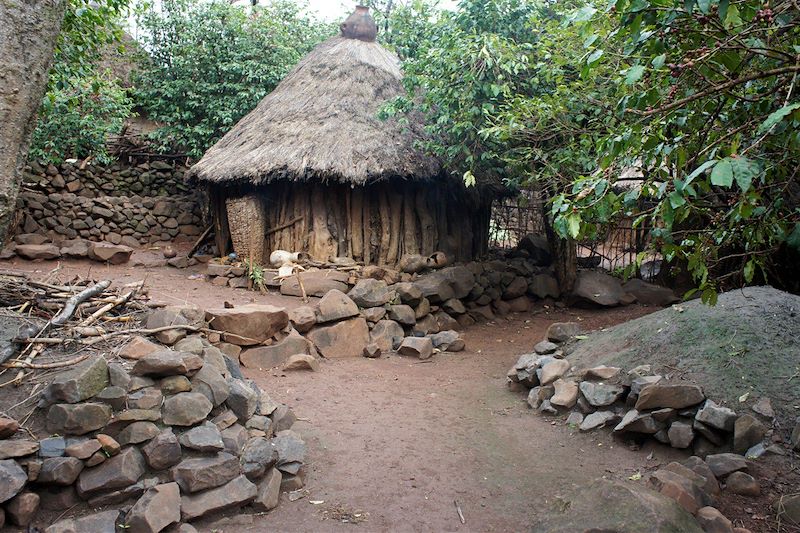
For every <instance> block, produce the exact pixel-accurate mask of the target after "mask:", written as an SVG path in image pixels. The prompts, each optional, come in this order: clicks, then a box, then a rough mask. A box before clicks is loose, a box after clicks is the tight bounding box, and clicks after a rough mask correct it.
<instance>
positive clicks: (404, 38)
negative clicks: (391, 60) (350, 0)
mask: <svg viewBox="0 0 800 533" xmlns="http://www.w3.org/2000/svg"><path fill="white" fill-rule="evenodd" d="M438 4H439V0H409V1H408V2H398V1H397V0H367V1H366V2H365V3H364V5H365V6H367V7H369V8H370V13H371V14H372V17H373V18H374V19H375V23H376V24H377V25H378V42H380V43H381V44H382V45H384V46H386V47H387V48H389V49H391V50H392V51H394V52H395V53H396V54H397V55H398V56H399V57H400V59H401V60H403V61H405V60H408V59H412V58H416V57H418V56H419V55H420V54H421V53H422V51H423V50H424V49H425V47H426V46H427V45H428V43H430V41H431V40H432V39H433V38H434V35H435V34H434V29H435V28H436V20H437V19H438V17H439V9H438V8H437V6H438Z"/></svg>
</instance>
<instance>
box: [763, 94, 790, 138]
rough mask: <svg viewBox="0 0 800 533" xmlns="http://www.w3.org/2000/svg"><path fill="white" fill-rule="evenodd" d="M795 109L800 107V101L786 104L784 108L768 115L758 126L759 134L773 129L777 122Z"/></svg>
mask: <svg viewBox="0 0 800 533" xmlns="http://www.w3.org/2000/svg"><path fill="white" fill-rule="evenodd" d="M795 109H800V102H796V103H794V104H789V105H785V106H783V107H782V108H780V109H778V110H777V111H775V112H773V113H772V114H770V116H768V117H767V119H766V120H765V121H764V122H762V123H761V125H760V126H759V127H758V134H759V135H761V134H763V133H766V132H768V131H769V130H771V129H772V128H773V127H774V126H775V125H776V124H778V123H779V122H780V121H782V120H783V119H784V118H786V117H787V116H789V115H790V114H791V112H792V111H794V110H795Z"/></svg>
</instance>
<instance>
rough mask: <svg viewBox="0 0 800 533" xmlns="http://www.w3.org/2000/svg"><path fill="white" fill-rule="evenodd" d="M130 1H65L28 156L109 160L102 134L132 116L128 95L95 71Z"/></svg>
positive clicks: (118, 32)
mask: <svg viewBox="0 0 800 533" xmlns="http://www.w3.org/2000/svg"><path fill="white" fill-rule="evenodd" d="M127 4H128V0H69V1H68V3H67V10H66V13H65V16H64V23H63V24H62V28H61V33H60V34H59V38H58V42H57V44H56V50H55V58H54V61H53V67H52V68H51V69H50V75H49V77H50V79H49V81H48V88H47V93H46V94H45V97H44V100H43V101H42V107H41V108H40V110H39V116H38V121H37V123H36V128H35V130H34V133H33V137H32V140H31V148H30V151H29V157H31V158H33V159H37V160H41V161H46V162H52V163H59V162H61V161H63V160H64V159H68V158H73V157H74V158H86V157H95V158H97V159H98V160H100V161H107V160H108V153H107V151H106V138H107V136H108V135H109V134H113V133H118V132H119V131H120V128H121V127H122V124H123V122H124V121H125V119H126V118H128V117H129V116H130V115H131V108H132V103H133V102H132V100H131V99H130V97H129V96H128V94H127V91H126V90H125V89H123V88H122V87H120V85H119V83H118V81H117V80H115V79H113V78H112V77H111V76H110V75H109V74H107V73H105V72H99V67H98V64H99V62H100V60H101V56H102V50H103V49H104V47H110V46H113V45H115V43H117V44H118V42H119V38H120V37H121V35H122V30H121V27H120V25H119V20H120V18H121V17H122V16H123V14H124V12H125V9H126V7H127Z"/></svg>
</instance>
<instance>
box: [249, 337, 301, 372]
mask: <svg viewBox="0 0 800 533" xmlns="http://www.w3.org/2000/svg"><path fill="white" fill-rule="evenodd" d="M308 352H309V346H308V341H307V340H306V339H305V337H303V336H302V335H300V334H299V333H297V332H296V331H292V332H291V333H289V335H287V336H286V338H284V339H282V340H281V341H280V342H278V343H276V344H273V345H271V346H258V347H254V348H249V349H247V350H245V351H243V352H242V353H241V354H239V361H240V362H241V363H242V364H243V365H244V366H245V367H247V368H274V367H276V366H280V365H282V364H283V363H285V362H286V360H287V359H289V357H291V356H292V355H294V354H298V353H308Z"/></svg>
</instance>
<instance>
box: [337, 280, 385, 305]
mask: <svg viewBox="0 0 800 533" xmlns="http://www.w3.org/2000/svg"><path fill="white" fill-rule="evenodd" d="M347 295H348V296H349V297H350V298H351V299H352V300H353V301H354V302H355V303H356V304H357V305H358V306H359V307H379V306H381V305H384V304H386V303H388V302H389V300H391V299H392V296H391V293H390V292H389V288H388V286H387V285H386V282H385V281H379V280H377V279H372V278H366V279H361V280H359V281H358V283H356V284H355V286H354V287H353V288H352V289H350V292H348V293H347Z"/></svg>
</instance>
